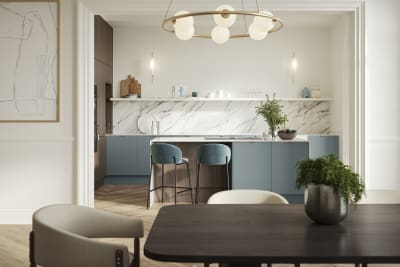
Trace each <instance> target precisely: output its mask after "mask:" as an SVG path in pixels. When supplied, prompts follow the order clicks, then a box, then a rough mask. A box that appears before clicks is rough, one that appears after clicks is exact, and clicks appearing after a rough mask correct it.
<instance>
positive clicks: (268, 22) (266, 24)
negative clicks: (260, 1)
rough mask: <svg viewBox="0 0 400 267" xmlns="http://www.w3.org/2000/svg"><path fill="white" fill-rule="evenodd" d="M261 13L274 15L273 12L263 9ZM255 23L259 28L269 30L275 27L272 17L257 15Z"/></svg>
mask: <svg viewBox="0 0 400 267" xmlns="http://www.w3.org/2000/svg"><path fill="white" fill-rule="evenodd" d="M259 14H261V15H268V16H273V14H272V13H271V12H269V11H262V12H260V13H259ZM253 24H255V25H257V26H258V27H259V28H261V29H262V30H265V31H267V32H269V31H270V30H272V29H273V28H274V22H273V21H272V19H271V18H266V17H259V16H255V17H254V21H253Z"/></svg>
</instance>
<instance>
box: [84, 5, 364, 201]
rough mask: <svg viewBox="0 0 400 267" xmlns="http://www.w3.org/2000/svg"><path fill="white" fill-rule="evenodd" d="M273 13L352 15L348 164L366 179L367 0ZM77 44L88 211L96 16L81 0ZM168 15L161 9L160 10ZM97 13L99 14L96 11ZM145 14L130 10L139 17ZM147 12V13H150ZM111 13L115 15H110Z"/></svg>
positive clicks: (286, 7)
mask: <svg viewBox="0 0 400 267" xmlns="http://www.w3.org/2000/svg"><path fill="white" fill-rule="evenodd" d="M268 7H269V8H270V9H272V10H279V11H346V12H351V13H352V15H353V16H352V17H353V18H354V19H353V21H352V23H351V24H352V26H353V28H352V29H351V30H353V33H354V36H353V38H354V47H352V49H353V50H354V51H353V52H354V53H353V54H352V57H351V58H350V59H351V65H352V66H351V70H352V71H351V72H352V77H351V79H350V88H353V89H354V90H351V91H350V114H349V116H350V118H349V120H350V125H342V128H343V129H345V130H346V129H347V130H346V132H347V133H348V135H349V136H348V139H349V143H350V147H349V151H348V154H349V164H350V165H351V166H352V167H353V169H354V170H355V171H356V172H358V173H359V174H360V176H361V177H365V0H355V1H347V2H343V1H334V0H330V1H325V0H324V1H322V0H319V1H315V0H304V1H290V0H272V1H270V2H269V3H268ZM77 9H78V10H77V14H78V15H77V17H78V26H77V28H78V29H77V30H78V38H77V39H78V40H77V50H78V59H77V64H78V67H77V93H76V96H77V101H76V103H77V106H76V108H77V128H76V134H77V147H76V177H77V189H76V192H77V203H78V204H79V205H84V206H88V207H93V206H94V152H93V151H94V147H93V146H94V144H93V140H94V139H93V138H94V127H93V123H94V122H93V121H94V94H93V90H89V89H90V88H93V86H94V14H93V12H92V11H91V10H89V9H88V8H87V7H86V6H85V5H84V4H83V3H82V2H81V0H78V3H77ZM160 11H165V10H164V8H163V7H162V6H160V9H159V10H154V9H153V10H152V12H160ZM97 12H98V13H102V12H99V10H97ZM141 12H144V11H143V10H136V11H135V10H131V11H129V13H132V15H135V14H136V15H138V14H141ZM147 12H148V10H147ZM111 13H112V12H111Z"/></svg>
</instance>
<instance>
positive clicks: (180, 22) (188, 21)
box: [174, 10, 194, 29]
mask: <svg viewBox="0 0 400 267" xmlns="http://www.w3.org/2000/svg"><path fill="white" fill-rule="evenodd" d="M186 14H189V12H188V11H186V10H181V11H178V12H176V13H175V15H174V16H180V15H186ZM193 21H194V20H193V17H191V16H190V17H184V18H180V19H177V20H176V21H175V24H174V27H182V28H183V27H186V29H189V28H190V27H192V26H193Z"/></svg>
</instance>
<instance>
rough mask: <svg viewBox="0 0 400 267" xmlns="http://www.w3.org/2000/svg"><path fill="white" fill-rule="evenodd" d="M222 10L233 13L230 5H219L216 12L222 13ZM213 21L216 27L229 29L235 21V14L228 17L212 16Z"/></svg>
mask: <svg viewBox="0 0 400 267" xmlns="http://www.w3.org/2000/svg"><path fill="white" fill-rule="evenodd" d="M223 10H229V11H235V9H234V8H233V7H231V6H230V5H220V6H219V7H217V9H216V11H223ZM214 21H215V23H216V24H217V25H218V26H222V27H225V28H227V27H230V26H232V25H233V23H235V21H236V14H229V15H228V17H226V18H225V17H223V15H221V14H215V15H214Z"/></svg>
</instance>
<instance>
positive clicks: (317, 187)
mask: <svg viewBox="0 0 400 267" xmlns="http://www.w3.org/2000/svg"><path fill="white" fill-rule="evenodd" d="M304 203H305V210H306V213H307V215H308V217H310V218H311V219H312V220H313V221H315V222H316V223H319V224H337V223H340V222H341V221H343V220H344V219H345V218H346V216H347V214H348V210H349V205H348V201H346V200H345V199H344V198H343V197H342V196H341V195H340V194H339V192H337V190H335V189H334V188H333V187H332V186H329V185H324V184H309V185H307V187H306V190H305V192H304Z"/></svg>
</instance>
